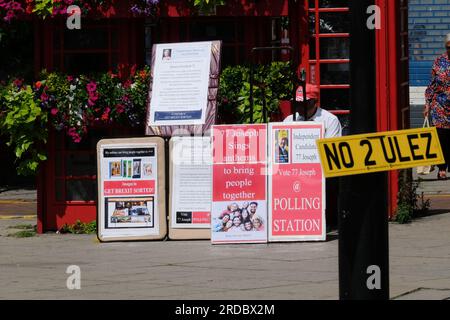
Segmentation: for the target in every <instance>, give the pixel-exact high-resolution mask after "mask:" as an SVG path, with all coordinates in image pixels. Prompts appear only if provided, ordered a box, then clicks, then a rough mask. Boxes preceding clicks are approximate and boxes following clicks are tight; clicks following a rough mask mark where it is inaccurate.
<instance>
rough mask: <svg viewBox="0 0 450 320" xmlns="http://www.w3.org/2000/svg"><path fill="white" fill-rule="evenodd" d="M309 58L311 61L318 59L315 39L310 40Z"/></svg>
mask: <svg viewBox="0 0 450 320" xmlns="http://www.w3.org/2000/svg"><path fill="white" fill-rule="evenodd" d="M309 58H310V59H311V60H315V59H316V38H315V37H311V38H309Z"/></svg>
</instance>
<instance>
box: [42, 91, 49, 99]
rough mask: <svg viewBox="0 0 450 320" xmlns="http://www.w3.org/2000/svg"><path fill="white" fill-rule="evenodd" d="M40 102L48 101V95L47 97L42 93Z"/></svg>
mask: <svg viewBox="0 0 450 320" xmlns="http://www.w3.org/2000/svg"><path fill="white" fill-rule="evenodd" d="M41 100H42V101H47V100H48V95H47V94H46V93H45V92H43V93H42V94H41Z"/></svg>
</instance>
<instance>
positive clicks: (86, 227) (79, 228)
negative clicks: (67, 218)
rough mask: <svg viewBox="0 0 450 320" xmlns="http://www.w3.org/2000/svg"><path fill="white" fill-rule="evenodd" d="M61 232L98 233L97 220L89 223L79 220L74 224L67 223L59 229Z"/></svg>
mask: <svg viewBox="0 0 450 320" xmlns="http://www.w3.org/2000/svg"><path fill="white" fill-rule="evenodd" d="M59 233H72V234H96V233H97V221H92V222H89V223H83V222H81V221H80V220H77V222H75V223H74V224H71V225H69V224H65V225H63V226H62V228H61V229H60V230H59Z"/></svg>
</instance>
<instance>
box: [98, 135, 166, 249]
mask: <svg viewBox="0 0 450 320" xmlns="http://www.w3.org/2000/svg"><path fill="white" fill-rule="evenodd" d="M164 153H165V149H164V140H163V139H162V138H160V137H149V138H130V139H107V140H101V141H99V143H98V144H97V168H98V169H97V177H98V178H97V180H98V208H97V224H98V230H97V236H98V238H99V240H100V241H105V242H106V241H126V240H160V239H163V238H164V237H165V236H166V233H167V221H166V205H165V203H166V201H165V197H166V195H165V154H164Z"/></svg>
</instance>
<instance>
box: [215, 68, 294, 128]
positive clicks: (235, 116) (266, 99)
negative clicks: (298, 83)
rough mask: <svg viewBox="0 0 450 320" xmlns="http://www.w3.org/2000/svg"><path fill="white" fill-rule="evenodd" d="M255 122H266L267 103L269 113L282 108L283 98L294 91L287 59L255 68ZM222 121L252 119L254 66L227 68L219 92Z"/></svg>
mask: <svg viewBox="0 0 450 320" xmlns="http://www.w3.org/2000/svg"><path fill="white" fill-rule="evenodd" d="M253 84H254V85H253V101H254V103H253V122H254V123H261V122H263V112H262V110H263V104H264V103H266V108H267V116H268V120H270V116H271V115H276V114H277V113H278V112H279V109H278V108H279V101H280V100H286V99H290V97H291V95H292V89H293V84H292V70H291V67H290V64H289V63H287V62H272V63H271V64H269V65H261V66H258V67H256V68H255V70H254V81H253ZM218 106H219V114H220V115H221V119H219V120H220V121H221V122H228V123H250V120H251V110H250V67H248V66H234V67H227V68H225V69H224V70H223V72H222V74H221V77H220V86H219V94H218Z"/></svg>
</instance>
